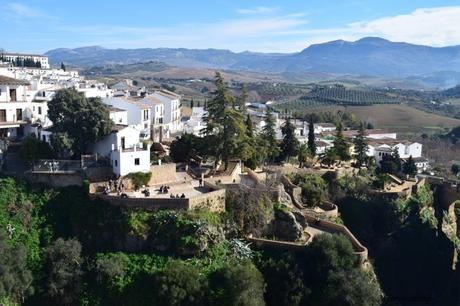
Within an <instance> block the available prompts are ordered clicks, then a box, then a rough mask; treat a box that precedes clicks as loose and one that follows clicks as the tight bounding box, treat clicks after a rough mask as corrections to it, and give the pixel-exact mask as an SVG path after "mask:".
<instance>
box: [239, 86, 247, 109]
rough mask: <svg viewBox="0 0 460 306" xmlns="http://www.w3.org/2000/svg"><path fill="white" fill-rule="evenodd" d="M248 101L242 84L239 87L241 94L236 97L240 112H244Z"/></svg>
mask: <svg viewBox="0 0 460 306" xmlns="http://www.w3.org/2000/svg"><path fill="white" fill-rule="evenodd" d="M247 100H248V91H247V89H246V85H244V84H243V86H242V87H241V94H240V96H239V97H238V110H239V111H240V112H243V113H245V112H246V101H247Z"/></svg>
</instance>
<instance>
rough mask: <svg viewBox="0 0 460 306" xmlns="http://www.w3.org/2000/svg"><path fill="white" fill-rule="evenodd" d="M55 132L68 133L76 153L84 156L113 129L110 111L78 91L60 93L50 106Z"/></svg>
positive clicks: (49, 113) (60, 91) (64, 90)
mask: <svg viewBox="0 0 460 306" xmlns="http://www.w3.org/2000/svg"><path fill="white" fill-rule="evenodd" d="M48 106H49V111H48V115H49V118H50V120H51V121H52V122H53V132H54V133H67V136H68V138H69V139H71V142H69V144H70V143H71V145H72V151H73V152H74V153H75V154H77V155H80V154H84V153H85V152H86V149H87V146H88V145H89V144H92V143H95V142H97V141H99V140H101V139H102V138H103V137H104V136H106V135H108V134H109V133H110V131H111V129H112V126H113V122H112V120H111V119H110V115H109V110H108V108H107V106H106V105H104V104H103V103H102V102H101V99H100V98H90V99H87V98H85V96H84V94H83V93H79V92H78V91H76V90H75V89H62V90H59V91H58V92H57V93H56V95H55V96H54V98H53V99H52V100H51V101H50V102H49V103H48Z"/></svg>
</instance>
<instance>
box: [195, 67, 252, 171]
mask: <svg viewBox="0 0 460 306" xmlns="http://www.w3.org/2000/svg"><path fill="white" fill-rule="evenodd" d="M215 85H216V88H217V89H216V91H215V92H214V97H213V99H212V100H211V101H209V102H208V103H207V107H206V110H207V115H206V116H205V117H204V119H203V121H204V122H205V123H206V128H205V129H204V130H203V133H204V135H207V136H211V137H212V144H213V146H212V151H213V152H212V155H213V156H214V158H215V161H216V164H217V163H218V162H219V161H220V160H223V161H224V163H225V169H226V168H227V166H228V162H229V159H230V158H231V157H236V156H239V153H241V150H242V145H243V140H244V138H243V137H241V136H242V135H244V134H245V126H244V117H243V115H242V114H241V113H240V112H238V111H237V110H235V109H233V108H232V105H233V104H234V98H233V97H232V96H230V95H229V93H228V90H227V88H226V87H225V82H224V79H223V77H222V75H221V74H220V73H219V72H216V77H215Z"/></svg>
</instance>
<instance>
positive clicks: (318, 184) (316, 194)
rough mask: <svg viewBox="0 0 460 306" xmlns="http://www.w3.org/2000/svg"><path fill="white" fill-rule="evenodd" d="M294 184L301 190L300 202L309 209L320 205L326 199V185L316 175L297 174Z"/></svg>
mask: <svg viewBox="0 0 460 306" xmlns="http://www.w3.org/2000/svg"><path fill="white" fill-rule="evenodd" d="M293 182H294V184H296V185H298V186H300V187H301V188H302V201H303V202H304V203H306V204H307V206H309V207H314V206H318V205H321V203H322V202H323V201H324V200H326V198H327V183H326V181H325V180H324V179H323V178H321V176H319V175H317V174H297V175H296V176H295V177H294V179H293Z"/></svg>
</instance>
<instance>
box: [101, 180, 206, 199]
mask: <svg viewBox="0 0 460 306" xmlns="http://www.w3.org/2000/svg"><path fill="white" fill-rule="evenodd" d="M161 186H169V187H170V188H169V192H168V193H160V187H161ZM145 189H148V190H149V191H150V196H149V197H146V196H145V194H144V193H143V192H142V191H144V190H145ZM209 191H210V189H209V188H206V187H200V186H199V182H198V181H197V180H191V179H188V180H184V181H177V182H173V183H167V184H157V185H153V186H148V187H143V188H140V189H139V190H138V191H134V190H124V191H123V193H125V194H127V195H128V197H130V198H148V199H169V198H170V195H171V194H173V195H174V196H176V195H179V196H181V195H182V194H184V195H185V198H193V197H196V196H199V195H202V194H205V193H207V192H209ZM109 195H111V196H117V193H116V192H111V193H110V194H109Z"/></svg>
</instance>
